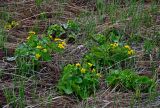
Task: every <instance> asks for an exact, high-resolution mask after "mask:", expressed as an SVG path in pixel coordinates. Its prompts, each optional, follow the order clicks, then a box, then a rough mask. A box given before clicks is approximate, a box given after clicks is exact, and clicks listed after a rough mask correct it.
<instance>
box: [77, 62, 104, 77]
mask: <svg viewBox="0 0 160 108" xmlns="http://www.w3.org/2000/svg"><path fill="white" fill-rule="evenodd" d="M75 66H76V67H77V68H79V69H80V72H81V73H82V74H85V73H86V72H87V71H89V72H95V73H96V70H95V69H94V65H93V64H92V63H87V65H85V66H84V67H83V66H81V64H80V63H76V64H75ZM96 76H97V77H99V78H100V77H102V75H101V74H100V73H96Z"/></svg>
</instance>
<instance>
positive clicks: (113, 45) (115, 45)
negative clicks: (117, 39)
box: [110, 43, 118, 48]
mask: <svg viewBox="0 0 160 108" xmlns="http://www.w3.org/2000/svg"><path fill="white" fill-rule="evenodd" d="M110 46H111V47H112V48H115V47H118V43H113V44H110Z"/></svg>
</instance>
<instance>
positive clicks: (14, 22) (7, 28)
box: [4, 21, 19, 30]
mask: <svg viewBox="0 0 160 108" xmlns="http://www.w3.org/2000/svg"><path fill="white" fill-rule="evenodd" d="M18 25H19V23H18V22H16V21H12V22H11V23H6V24H5V26H4V28H5V29H6V30H10V29H12V28H13V27H15V26H18Z"/></svg>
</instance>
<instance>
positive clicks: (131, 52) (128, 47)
mask: <svg viewBox="0 0 160 108" xmlns="http://www.w3.org/2000/svg"><path fill="white" fill-rule="evenodd" d="M124 47H125V48H126V49H127V50H128V55H133V54H134V50H132V49H131V47H130V46H129V45H125V46H124Z"/></svg>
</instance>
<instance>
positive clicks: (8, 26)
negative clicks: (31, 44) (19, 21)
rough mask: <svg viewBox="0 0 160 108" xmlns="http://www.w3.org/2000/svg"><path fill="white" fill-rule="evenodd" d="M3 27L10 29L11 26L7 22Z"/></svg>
mask: <svg viewBox="0 0 160 108" xmlns="http://www.w3.org/2000/svg"><path fill="white" fill-rule="evenodd" d="M4 28H5V29H6V30H10V29H11V28H12V25H10V24H9V23H8V24H6V25H5V26H4Z"/></svg>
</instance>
